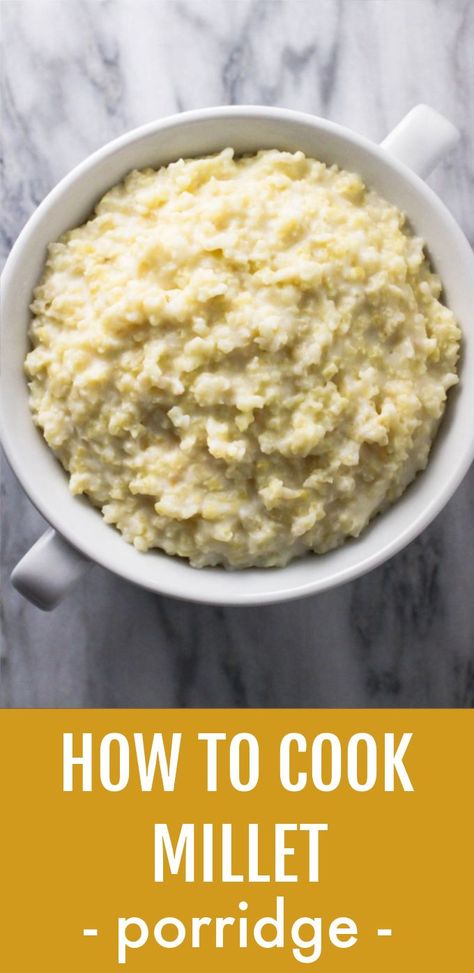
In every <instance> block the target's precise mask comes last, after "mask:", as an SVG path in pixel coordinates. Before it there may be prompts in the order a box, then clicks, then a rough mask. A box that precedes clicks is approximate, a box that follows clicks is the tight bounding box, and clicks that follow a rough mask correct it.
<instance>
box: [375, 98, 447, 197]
mask: <svg viewBox="0 0 474 973" xmlns="http://www.w3.org/2000/svg"><path fill="white" fill-rule="evenodd" d="M460 138H461V133H460V132H459V129H457V128H456V126H455V125H453V123H452V122H450V121H449V119H447V118H445V116H444V115H441V114H440V112H439V111H435V109H434V108H430V107H429V105H416V106H415V108H412V109H411V111H409V112H408V115H405V117H404V118H402V120H401V122H399V123H398V125H397V126H396V127H395V128H394V129H393V131H391V132H390V134H389V135H387V137H386V138H385V139H384V140H383V142H382V143H381V144H382V148H383V149H386V150H387V152H390V154H391V155H394V156H395V157H396V158H397V159H400V162H404V163H405V165H407V166H408V167H409V168H410V169H413V171H414V172H416V173H417V175H418V176H421V178H422V179H425V178H426V176H429V174H430V172H431V170H432V169H434V167H435V166H436V165H437V164H438V162H439V161H440V159H441V158H442V156H443V155H446V153H447V152H450V150H451V149H452V148H453V147H454V146H455V145H456V143H457V142H458V141H459V139H460Z"/></svg>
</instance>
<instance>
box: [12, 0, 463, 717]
mask: <svg viewBox="0 0 474 973" xmlns="http://www.w3.org/2000/svg"><path fill="white" fill-rule="evenodd" d="M0 7H1V19H2V31H3V52H4V64H5V73H4V81H3V122H4V126H3V127H4V156H5V170H4V172H5V174H4V205H3V209H4V215H3V218H2V221H1V232H2V241H1V242H2V248H3V251H4V253H6V252H7V251H8V249H9V247H10V245H11V244H12V242H13V241H14V239H15V237H16V235H17V234H18V232H19V230H20V228H21V226H22V225H23V224H24V223H25V221H26V219H27V218H28V217H29V215H30V214H31V212H32V211H33V209H34V208H35V206H36V205H37V204H38V203H39V202H40V200H41V199H42V197H43V196H44V195H45V194H46V193H47V192H48V190H49V189H50V188H51V187H52V186H53V184H54V183H55V182H56V181H57V180H58V179H59V178H60V177H61V176H62V175H63V174H64V173H66V172H67V170H68V169H70V168H71V167H72V166H73V165H75V164H76V163H77V162H79V161H80V160H81V159H82V158H84V157H85V156H86V155H87V154H88V153H89V152H91V151H92V150H93V149H95V148H97V147H98V146H100V145H101V144H102V143H104V142H105V141H107V140H109V139H110V138H112V137H113V136H116V135H118V134H120V133H121V132H123V131H125V130H126V129H128V128H132V127H134V126H136V125H139V124H142V123H144V122H147V121H149V120H151V119H154V118H156V117H158V116H160V115H164V114H169V113H171V112H174V111H177V110H183V109H189V108H195V107H201V106H205V105H213V104H219V103H229V102H250V103H267V104H274V105H285V106H288V107H293V108H299V109H303V110H306V111H312V112H316V113H319V114H322V115H326V116H328V117H329V118H332V119H334V120H336V121H338V122H342V123H344V124H347V125H349V126H351V127H353V128H355V129H358V130H360V131H361V132H363V133H365V134H366V135H368V136H369V137H372V138H374V139H380V138H382V137H383V136H384V135H385V134H386V132H387V131H388V130H389V129H390V128H391V127H392V126H393V125H394V124H395V123H396V122H397V121H398V120H399V119H400V118H401V116H402V115H403V114H404V113H405V112H406V111H407V110H408V109H409V108H410V107H411V106H412V105H413V104H414V103H416V102H418V101H427V102H428V103H430V104H432V105H434V106H435V107H436V108H439V109H440V110H441V111H444V112H446V114H447V115H448V116H449V117H450V118H452V119H453V121H454V122H455V123H457V124H458V125H459V126H460V128H461V129H462V130H463V133H464V135H463V142H462V144H461V145H460V147H459V148H458V149H457V150H456V152H454V153H453V155H452V156H451V157H450V159H449V160H448V161H447V162H446V163H445V164H444V165H443V166H441V167H440V168H439V169H438V170H437V172H436V174H435V175H434V176H433V178H432V180H431V183H432V185H433V186H434V188H435V189H436V190H437V191H438V192H439V193H440V195H441V196H442V197H443V199H444V200H445V201H446V203H447V205H448V206H449V207H450V209H451V211H452V212H453V214H454V216H455V217H456V218H457V219H458V220H459V221H460V223H461V224H462V226H463V227H464V229H465V231H466V233H467V234H468V236H470V238H471V241H472V239H473V237H474V212H473V208H472V199H473V195H474V168H473V165H474V162H473V160H474V151H473V144H472V116H471V118H469V113H470V111H471V112H472V105H473V104H474V5H473V4H472V2H471V0H175V2H162V0H154V2H151V0H150V2H147V0H142V2H140V0H132V2H122V0H117V2H112V0H105V2H100V0H99V2H92V0H64V2H61V0H26V2H23V0H19V2H8V0H7V2H3V3H1V5H0ZM469 124H471V131H469ZM473 484H474V476H473V471H471V475H470V476H469V477H468V478H467V479H466V480H465V481H464V483H463V485H462V487H461V488H460V489H459V490H458V492H457V494H456V496H455V497H454V499H453V500H452V501H451V502H450V503H449V505H448V507H447V508H446V509H445V511H444V512H443V514H442V515H441V516H440V517H438V519H437V520H436V522H435V523H434V524H433V525H432V526H431V527H430V528H429V529H428V530H427V531H425V533H424V534H423V535H422V537H420V538H419V539H418V540H417V541H415V542H414V543H413V544H411V546H410V547H409V548H408V549H407V550H406V551H405V552H403V553H401V554H400V555H398V557H396V558H394V559H393V560H392V561H391V562H390V563H388V564H386V565H385V566H383V567H381V568H380V569H379V570H377V571H375V572H373V573H372V574H370V575H368V576H366V577H365V578H363V579H361V580H359V581H356V582H355V583H353V584H350V585H348V586H346V587H343V588H340V589H337V590H334V591H331V592H329V593H327V594H324V595H321V596H319V597H316V598H312V599H308V600H306V601H301V602H294V603H291V604H288V605H281V606H275V607H267V608H262V609H258V610H257V609H246V610H243V609H228V610H226V609H224V610H223V609H217V608H211V607H199V606H194V605H189V604H186V603H179V602H174V601H172V600H169V599H165V598H160V597H156V596H153V595H151V594H148V593H146V592H144V591H141V590H139V589H136V588H134V587H132V586H130V585H128V584H126V583H125V582H123V581H121V580H120V579H118V578H116V577H113V576H112V575H110V574H108V573H106V572H105V571H103V570H101V569H99V568H96V569H94V570H92V571H91V572H90V573H89V575H88V576H87V577H86V578H85V579H84V580H83V582H82V583H81V584H80V585H79V586H78V587H77V588H76V589H75V590H74V593H73V594H71V595H70V596H69V597H68V598H67V600H66V601H65V602H64V604H63V605H62V606H61V607H60V608H59V609H57V611H56V612H54V613H53V614H51V615H45V614H42V613H41V612H39V611H37V610H36V609H35V608H33V607H31V606H30V605H28V604H27V603H26V602H25V601H23V600H22V599H21V598H20V597H19V596H18V595H17V594H16V593H15V592H14V591H13V590H12V589H11V587H10V585H9V583H8V573H9V571H10V569H11V568H12V567H13V565H14V563H15V562H16V561H17V559H18V558H19V556H20V555H21V554H22V553H23V552H24V551H25V550H26V549H27V547H28V546H29V545H30V543H31V542H32V541H33V540H34V539H35V538H36V537H37V536H38V535H39V534H40V533H41V531H42V528H43V524H42V522H41V518H40V517H39V516H38V514H37V513H36V512H35V511H34V510H33V508H32V506H31V504H30V503H29V501H28V500H27V499H26V498H25V496H24V495H23V493H22V491H21V489H20V488H19V486H18V484H17V483H16V482H15V480H14V477H13V476H12V474H11V473H10V471H9V470H8V469H7V468H6V464H4V466H3V475H2V520H3V526H4V529H3V541H2V568H3V634H4V637H3V642H2V649H1V686H0V699H1V703H2V705H3V706H6V707H10V706H33V707H36V706H53V707H55V706H458V707H461V706H463V707H467V706H472V705H473V704H474V563H473V561H474V558H473V550H474V490H473Z"/></svg>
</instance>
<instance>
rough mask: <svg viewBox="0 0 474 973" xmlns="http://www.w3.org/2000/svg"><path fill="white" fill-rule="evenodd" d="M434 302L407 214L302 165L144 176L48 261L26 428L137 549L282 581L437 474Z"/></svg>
mask: <svg viewBox="0 0 474 973" xmlns="http://www.w3.org/2000/svg"><path fill="white" fill-rule="evenodd" d="M440 291H441V285H440V281H439V279H438V277H437V276H436V275H435V274H433V273H432V271H431V270H430V266H429V263H428V260H427V258H426V256H425V254H424V252H423V242H422V240H420V239H419V238H418V237H416V236H414V235H413V234H412V232H411V231H410V229H409V228H408V227H407V225H406V222H405V219H404V216H403V214H402V213H401V212H400V211H399V210H397V209H396V208H395V207H394V206H393V205H390V204H389V203H388V202H387V201H386V200H384V199H382V198H381V197H380V196H379V195H377V193H375V192H374V191H371V190H370V189H368V188H366V187H365V185H364V184H363V182H362V180H361V179H360V177H359V176H358V175H355V174H354V173H351V172H346V171H344V170H341V169H338V168H337V167H336V166H331V167H328V166H326V165H324V164H322V163H321V162H318V161H316V160H314V159H309V158H306V157H305V155H304V154H303V153H302V152H295V153H294V154H291V153H288V152H281V151H277V150H274V151H273V150H272V151H262V152H259V153H258V154H257V155H255V156H252V157H244V158H235V157H234V153H233V151H232V150H231V149H225V150H224V151H223V152H221V153H219V154H218V155H215V156H210V157H208V158H201V159H195V160H193V159H191V160H185V161H183V160H180V161H179V162H176V163H173V164H172V165H169V166H167V167H166V168H162V169H160V170H159V171H154V170H151V169H147V170H144V171H141V172H138V171H135V172H132V173H130V175H129V176H127V178H126V179H125V181H124V182H123V183H121V184H120V185H118V186H115V187H114V188H113V189H111V190H110V192H108V193H107V194H106V195H105V196H104V197H103V199H102V200H101V201H100V202H99V204H98V205H97V207H96V209H95V211H94V214H93V215H92V217H91V219H90V220H89V221H88V222H87V223H85V224H84V225H83V226H80V227H79V228H78V229H74V230H72V231H70V232H68V233H66V234H65V235H64V236H63V237H62V238H61V239H60V240H59V242H57V243H53V244H52V245H51V246H50V248H49V254H48V259H47V263H46V266H45V269H44V273H43V276H42V278H41V280H40V283H39V285H38V287H37V288H36V291H35V294H34V302H33V304H32V312H33V320H32V324H31V341H32V350H31V351H30V352H29V354H28V357H27V359H26V371H27V375H28V379H29V384H30V397H31V399H30V400H31V409H32V413H33V416H34V419H35V422H36V423H37V425H38V426H39V427H40V429H41V430H42V432H43V434H44V436H45V438H46V441H47V443H48V444H49V446H50V447H51V449H52V450H53V451H54V453H55V454H56V456H57V457H58V459H59V460H60V462H61V463H62V464H63V466H64V467H65V469H66V470H67V471H68V473H69V476H70V480H69V482H70V488H71V490H72V491H73V493H75V494H81V493H83V494H86V495H87V496H88V497H89V498H90V500H91V501H92V503H93V504H95V505H96V506H97V507H99V508H100V509H101V510H102V514H103V516H104V518H105V520H106V521H107V523H109V524H114V525H115V526H116V527H117V528H118V529H119V530H120V531H121V532H122V534H123V536H124V537H125V539H126V540H127V541H129V542H131V543H133V544H135V546H136V547H137V548H138V549H139V550H141V551H146V550H147V549H148V548H152V547H157V548H161V549H163V550H164V551H167V552H168V553H169V554H178V555H181V556H182V557H186V558H189V560H190V561H191V563H192V564H193V565H196V566H198V567H201V566H204V565H213V564H225V565H227V566H232V567H236V568H241V567H246V566H250V565H259V566H272V565H283V564H285V563H287V562H288V561H289V560H290V559H291V558H293V557H296V556H298V555H302V554H303V553H304V552H306V551H308V550H310V551H315V552H318V553H322V552H325V551H328V550H330V549H331V548H334V547H336V546H338V545H340V544H342V543H343V541H344V540H345V539H346V538H348V537H357V536H358V535H359V534H360V532H361V531H362V530H363V528H364V527H365V526H366V524H367V523H368V522H369V521H370V519H371V518H372V517H373V516H374V515H375V514H376V513H377V512H379V511H381V510H383V509H384V508H385V507H387V506H388V505H389V504H391V503H393V502H394V501H395V500H396V499H397V497H399V496H400V494H401V493H403V491H404V490H405V488H406V487H407V485H408V484H409V483H410V481H411V480H413V478H414V477H415V475H416V473H417V472H418V471H419V470H421V469H423V468H424V467H425V465H426V463H427V460H428V454H429V451H430V446H431V443H432V440H433V437H434V435H435V432H436V429H437V426H438V423H439V420H440V417H441V415H442V413H443V410H444V407H445V402H446V393H447V390H448V389H449V387H450V386H452V385H454V384H455V383H456V381H457V377H456V362H457V358H458V348H459V338H460V333H459V329H458V327H457V324H456V322H455V319H454V317H453V314H452V313H451V311H450V310H449V309H448V308H447V307H445V306H444V305H443V303H441V301H440Z"/></svg>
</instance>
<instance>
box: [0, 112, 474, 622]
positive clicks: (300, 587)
mask: <svg viewBox="0 0 474 973" xmlns="http://www.w3.org/2000/svg"><path fill="white" fill-rule="evenodd" d="M230 116H234V117H236V116H240V117H241V118H242V119H243V120H245V119H246V118H249V117H252V118H267V119H268V118H272V117H273V118H276V119H278V120H279V121H282V122H285V121H286V122H290V123H295V122H296V123H300V124H302V125H305V126H310V127H312V128H314V129H316V130H320V131H321V130H322V131H326V132H329V133H330V134H334V135H336V136H338V137H339V138H341V139H343V140H345V141H346V142H348V143H352V144H353V145H354V144H355V145H356V146H359V147H360V148H361V149H362V150H363V151H365V152H366V153H368V154H369V155H371V156H372V157H373V158H374V159H375V160H376V163H377V164H380V163H381V162H382V163H383V164H384V165H388V167H389V168H392V169H394V170H395V171H396V172H397V173H398V175H399V176H401V177H402V178H403V179H404V180H405V181H406V182H408V183H410V184H411V186H412V188H413V189H414V190H415V191H416V193H417V195H418V196H420V195H421V196H422V197H423V201H424V203H425V205H426V206H428V207H431V208H432V209H435V210H437V212H438V214H439V216H440V217H442V219H443V220H444V223H445V224H446V226H447V229H448V232H449V233H450V234H451V236H452V237H454V238H455V241H456V245H457V247H458V248H460V250H461V251H464V257H465V259H466V260H467V261H468V262H469V261H470V262H471V268H472V276H473V278H474V255H473V253H472V251H471V248H470V246H469V243H468V241H467V239H466V237H465V236H464V233H463V232H462V230H461V228H460V227H459V225H458V223H457V222H456V220H455V219H454V217H453V216H452V215H451V213H450V212H449V210H448V209H447V207H446V206H445V205H444V203H443V202H442V201H441V200H440V198H439V197H438V196H437V195H436V193H435V192H434V191H433V190H432V189H431V188H430V187H429V186H428V185H427V184H426V182H425V181H424V180H423V179H422V178H420V177H419V176H418V175H417V174H416V173H415V172H414V171H413V170H412V169H410V168H409V167H408V166H407V165H405V164H404V163H403V162H401V161H400V160H399V159H397V158H396V157H395V156H394V155H392V154H391V153H390V152H388V151H386V150H385V149H384V148H383V146H382V145H380V144H378V143H376V142H373V141H372V140H370V139H369V138H367V137H365V136H363V135H360V134H359V133H358V132H354V131H352V130H351V129H349V128H347V127H346V126H344V125H340V124H338V123H336V122H332V121H330V120H328V119H326V118H322V117H320V116H318V115H312V114H310V113H308V112H300V111H295V110H293V109H288V108H277V107H266V106H263V105H223V106H214V107H210V108H202V109H194V110H192V111H186V112H182V113H174V114H172V115H168V116H165V117H163V118H160V119H157V120H155V121H152V122H148V123H147V124H145V125H141V126H138V127H136V128H133V129H131V130H129V131H127V132H125V133H124V134H123V135H120V136H119V137H118V138H115V139H112V140H111V141H109V142H107V143H106V144H105V145H103V146H102V147H100V148H99V149H97V150H96V151H94V152H93V153H91V154H90V155H88V156H87V157H86V158H85V159H84V160H83V161H82V162H80V163H79V164H78V165H76V166H74V168H73V169H71V170H70V171H69V172H68V173H67V174H66V175H65V176H64V177H63V178H62V179H61V180H60V181H59V182H58V183H57V184H56V185H55V186H54V187H53V189H51V191H50V192H49V193H48V194H47V195H46V196H45V198H44V199H43V200H42V202H41V203H40V204H39V206H38V207H37V208H36V209H35V210H34V211H33V213H32V215H31V216H30V217H29V219H28V220H27V222H26V224H25V225H24V227H23V228H22V230H21V232H20V234H19V236H18V238H17V240H16V242H15V244H14V245H13V247H12V249H11V251H10V254H9V256H8V258H7V261H6V263H5V267H4V270H3V273H2V302H3V293H4V291H6V290H7V288H8V287H9V281H10V275H11V274H12V273H13V272H14V270H15V268H16V265H17V262H18V261H19V260H21V257H22V250H23V246H24V244H25V242H26V241H27V240H28V238H29V237H30V235H31V234H32V233H33V232H34V230H35V229H36V226H37V224H38V223H40V222H41V220H42V218H43V215H44V214H45V213H46V212H47V211H48V210H49V209H50V207H52V206H54V204H55V203H56V201H57V200H58V199H60V198H62V197H63V196H64V195H65V194H66V193H67V192H68V191H69V189H70V188H71V186H73V185H74V183H75V182H76V180H78V179H80V178H81V177H82V176H83V175H84V174H86V173H87V172H88V171H90V170H92V169H94V168H95V167H96V166H97V165H98V164H100V163H101V162H102V161H103V160H104V159H106V158H107V157H108V156H111V155H113V154H115V153H116V152H120V151H121V150H122V149H123V148H124V147H126V146H128V145H130V144H131V143H134V142H138V141H140V140H142V139H147V138H148V137H149V136H152V135H155V134H158V133H159V132H160V131H164V130H171V129H173V128H175V127H181V126H183V125H186V124H189V123H196V122H201V121H206V120H209V119H214V120H216V121H217V120H218V119H220V118H226V117H230ZM408 215H409V214H408ZM3 330H4V325H3V324H2V332H3ZM0 440H1V442H2V445H3V448H4V451H5V454H6V457H7V459H8V461H9V463H10V465H11V467H12V469H13V471H14V473H15V475H16V477H17V478H18V480H19V482H20V484H21V485H22V487H23V489H24V491H25V492H26V494H27V496H28V497H29V499H30V500H31V502H32V503H33V505H34V506H35V507H36V509H37V510H38V511H39V513H40V514H41V516H42V517H43V518H44V519H45V520H46V521H47V523H48V524H50V525H51V526H52V527H53V528H54V529H55V530H57V531H58V533H59V534H60V535H61V536H62V537H64V538H65V539H66V540H67V541H68V542H69V544H70V545H71V546H72V547H73V548H75V549H76V550H78V551H80V552H81V553H82V554H83V555H85V556H86V557H87V558H88V559H90V560H91V561H92V562H95V563H97V564H99V565H101V566H102V567H105V568H107V569H108V570H110V571H112V572H113V573H114V574H117V575H119V576H120V577H123V578H125V579H126V580H127V581H130V582H132V583H134V584H136V585H138V586H139V587H142V588H145V589H148V590H149V591H153V592H155V593H159V594H164V595H168V596H171V597H175V598H178V599H182V600H185V601H194V602H199V603H202V604H215V605H219V604H221V605H257V604H270V603H274V602H280V601H282V602H284V601H289V600H294V599H298V598H302V597H306V596H308V595H310V594H314V593H317V592H321V591H324V590H327V589H328V588H331V587H334V586H336V585H340V584H345V583H347V582H348V581H351V580H354V579H356V578H358V577H360V576H361V575H363V574H366V573H367V572H369V571H371V570H373V569H374V568H376V567H378V566H379V565H380V564H382V563H383V562H384V561H386V560H388V559H389V558H391V557H392V556H393V555H395V554H397V553H398V552H399V551H400V550H402V548H404V547H405V546H406V545H407V544H409V543H410V541H412V540H414V539H415V538H416V537H417V536H418V535H419V534H420V533H421V531H423V530H424V529H425V527H427V526H428V525H429V524H430V523H431V522H432V521H433V520H434V518H435V517H436V516H437V514H438V513H439V512H440V510H441V509H442V508H443V507H444V506H445V504H446V503H447V501H448V500H449V499H450V497H451V496H452V495H453V493H454V492H455V490H456V489H457V487H458V486H459V484H460V482H461V481H462V479H463V478H464V476H465V474H466V472H467V470H468V469H469V466H470V465H471V462H472V460H473V459H474V425H473V429H472V434H471V438H470V439H469V438H468V437H467V442H466V448H465V449H464V451H463V454H462V457H461V459H460V461H459V463H458V464H457V465H456V466H455V468H452V469H450V470H448V471H447V473H446V477H445V479H444V480H443V483H442V485H441V486H440V488H439V489H438V490H437V492H436V493H435V494H434V495H433V496H432V497H431V499H430V500H429V502H428V503H427V504H426V506H425V507H424V508H423V510H422V512H421V513H420V514H419V515H418V516H417V517H415V518H414V519H413V520H411V521H409V522H407V524H406V526H405V528H404V529H402V530H401V531H400V533H399V534H398V535H397V536H396V537H392V538H391V539H389V540H388V541H386V542H385V543H383V544H381V545H380V546H379V547H377V548H376V549H375V550H374V551H372V552H371V553H369V554H367V555H366V556H365V557H362V558H361V559H360V560H358V561H356V562H355V563H353V564H349V565H347V566H345V567H343V568H334V569H333V570H332V571H328V572H327V573H326V574H325V575H324V576H323V577H316V578H313V579H308V580H307V581H306V582H298V583H296V584H295V583H293V584H291V583H290V584H289V586H288V587H282V586H281V585H280V587H277V588H275V590H273V589H270V590H268V591H265V592H262V591H252V590H246V591H235V592H234V594H233V595H232V594H230V595H229V593H228V592H227V591H226V592H221V591H220V590H219V587H218V585H217V584H213V583H212V575H210V583H209V586H208V587H209V593H208V594H207V595H206V594H204V593H203V592H200V591H199V592H195V591H193V590H192V586H190V590H186V592H184V591H182V590H179V589H178V588H177V585H176V582H175V581H171V582H168V579H167V576H166V573H164V574H163V575H161V574H160V577H159V578H158V579H153V578H152V577H150V578H149V579H147V578H140V579H139V578H137V576H136V572H135V571H134V570H133V565H129V564H128V563H126V562H125V560H124V562H123V563H119V564H117V562H116V561H115V559H114V557H113V555H112V554H111V553H109V552H108V551H105V550H102V549H101V548H100V547H99V544H98V543H97V546H94V543H89V542H88V540H86V539H84V538H83V537H82V536H80V535H79V531H78V530H75V529H74V525H73V524H72V525H71V523H70V519H69V518H68V517H67V516H66V517H65V518H64V519H63V518H61V516H60V515H57V514H56V512H55V511H54V510H53V509H52V507H51V505H50V504H49V503H48V500H47V498H46V497H45V496H44V491H42V489H41V487H40V488H38V487H37V486H36V483H35V482H34V477H33V474H32V470H31V468H30V469H28V465H27V462H26V463H25V458H24V456H23V455H22V453H21V446H20V444H19V443H18V442H17V439H16V437H15V434H14V430H13V429H10V428H9V427H8V424H7V423H5V422H4V417H3V407H2V398H1V397H0ZM46 448H48V447H47V446H46ZM382 516H383V514H382ZM124 543H125V542H124ZM160 553H163V552H160ZM163 556H164V557H169V555H166V554H164V553H163ZM180 560H181V559H180ZM182 560H183V565H184V566H185V567H186V568H187V569H189V570H190V571H193V572H194V571H196V570H198V569H196V568H192V567H191V565H190V564H189V562H187V561H185V560H184V559H182ZM204 570H206V571H211V572H212V573H214V572H218V574H219V575H222V572H223V571H225V573H226V574H227V575H230V574H232V572H231V571H228V570H227V569H225V568H223V567H221V566H218V567H217V568H212V569H204ZM246 570H248V571H250V572H251V571H252V569H246ZM268 570H271V571H272V574H273V570H274V571H275V574H276V575H280V577H281V574H280V573H281V571H282V570H285V569H284V568H275V569H268ZM202 571H203V569H200V574H202ZM236 573H238V574H239V575H241V574H242V572H241V571H239V572H236Z"/></svg>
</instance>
